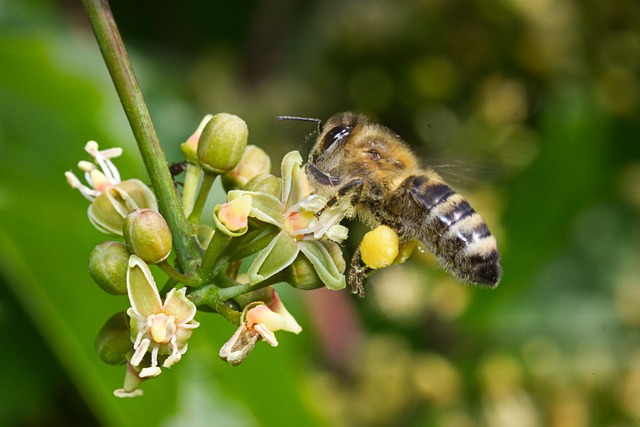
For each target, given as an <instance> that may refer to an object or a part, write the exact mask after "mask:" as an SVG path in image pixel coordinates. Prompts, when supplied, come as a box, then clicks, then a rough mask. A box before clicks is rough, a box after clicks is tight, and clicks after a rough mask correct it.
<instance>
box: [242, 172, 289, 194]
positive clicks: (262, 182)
mask: <svg viewBox="0 0 640 427" xmlns="http://www.w3.org/2000/svg"><path fill="white" fill-rule="evenodd" d="M281 185H282V180H281V179H280V178H278V177H275V176H273V175H271V174H269V173H263V174H260V175H256V176H254V177H253V178H251V179H250V180H249V182H247V183H246V184H245V186H244V187H243V188H242V191H255V192H257V193H265V194H270V195H272V196H274V197H278V198H280V186H281Z"/></svg>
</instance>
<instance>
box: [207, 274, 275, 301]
mask: <svg viewBox="0 0 640 427" xmlns="http://www.w3.org/2000/svg"><path fill="white" fill-rule="evenodd" d="M285 278H286V273H285V272H280V273H278V274H275V275H273V276H271V277H269V278H268V279H265V280H263V281H262V282H259V283H254V284H253V285H252V284H250V283H243V284H240V285H236V286H231V287H229V288H219V289H217V290H216V294H217V295H216V297H217V298H218V300H219V301H227V300H229V299H231V298H235V297H237V296H238V295H242V294H246V293H247V292H253V291H257V290H258V289H262V288H266V287H267V286H271V285H275V284H276V283H282V282H283V281H284V279H285Z"/></svg>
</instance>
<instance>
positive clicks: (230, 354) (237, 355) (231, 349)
mask: <svg viewBox="0 0 640 427" xmlns="http://www.w3.org/2000/svg"><path fill="white" fill-rule="evenodd" d="M258 338H260V335H258V334H256V333H252V332H251V331H250V330H248V329H247V328H246V326H245V325H244V324H241V325H240V327H239V328H238V329H237V330H236V332H235V333H234V334H233V336H232V337H231V338H230V339H229V341H227V342H226V343H225V344H224V345H223V346H222V348H221V349H220V358H221V359H222V360H225V361H227V362H229V364H230V365H231V366H237V365H239V364H240V363H242V361H243V360H244V359H245V358H246V357H247V355H248V354H249V353H250V352H251V350H253V347H255V345H256V342H258Z"/></svg>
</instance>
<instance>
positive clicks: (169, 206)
mask: <svg viewBox="0 0 640 427" xmlns="http://www.w3.org/2000/svg"><path fill="white" fill-rule="evenodd" d="M83 3H84V8H85V12H86V14H87V16H88V17H89V20H90V21H91V25H92V27H93V31H94V33H95V36H96V39H97V41H98V45H99V46H100V51H101V52H102V56H103V58H104V61H105V63H106V65H107V68H108V70H109V74H110V75H111V79H112V80H113V84H114V85H115V88H116V91H117V92H118V96H119V97H120V102H121V103H122V107H123V108H124V112H125V114H126V115H127V119H128V120H129V124H130V125H131V130H132V131H133V134H134V136H135V138H136V141H137V142H138V148H139V150H140V154H141V155H142V159H143V161H144V164H145V167H146V169H147V173H148V174H149V178H150V180H151V184H152V186H153V189H154V191H155V193H156V195H157V197H158V204H159V206H160V211H161V213H162V215H163V216H164V218H165V219H166V220H167V223H168V224H169V226H170V228H171V233H172V236H173V242H174V248H175V251H176V255H177V256H178V260H179V264H180V267H181V268H182V270H183V271H184V272H185V273H192V272H194V271H195V270H196V268H197V266H198V265H199V264H200V253H199V250H198V246H197V243H196V240H195V238H194V237H193V233H192V228H191V225H190V224H189V222H188V221H187V220H186V218H185V216H184V214H183V211H182V208H181V206H180V203H179V201H178V196H177V194H176V191H175V188H174V184H173V179H172V177H171V174H170V173H169V168H168V165H167V160H166V158H165V155H164V152H163V151H162V147H161V146H160V141H159V140H158V136H157V135H156V131H155V129H154V127H153V123H152V122H151V116H150V115H149V110H148V109H147V106H146V104H145V102H144V98H143V96H142V92H141V91H140V87H139V86H138V81H137V79H136V76H135V74H134V72H133V68H132V67H131V63H130V62H129V57H128V55H127V52H126V50H125V47H124V44H123V42H122V38H121V37H120V32H119V31H118V27H117V25H116V23H115V20H114V18H113V14H112V12H111V8H110V7H109V2H108V1H107V0H83Z"/></svg>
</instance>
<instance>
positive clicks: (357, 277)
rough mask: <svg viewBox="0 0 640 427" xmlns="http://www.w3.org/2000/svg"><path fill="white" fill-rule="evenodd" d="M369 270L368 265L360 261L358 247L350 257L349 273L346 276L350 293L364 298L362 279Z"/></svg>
mask: <svg viewBox="0 0 640 427" xmlns="http://www.w3.org/2000/svg"><path fill="white" fill-rule="evenodd" d="M370 271H371V269H370V268H369V267H367V266H366V265H365V263H364V262H363V261H362V256H361V255H360V247H358V249H356V251H355V252H354V253H353V257H352V258H351V264H350V265H349V275H348V276H347V282H348V283H349V287H350V288H351V293H352V294H356V295H357V296H358V297H360V298H364V286H363V282H364V279H365V278H366V277H367V274H368V273H369V272H370Z"/></svg>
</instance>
